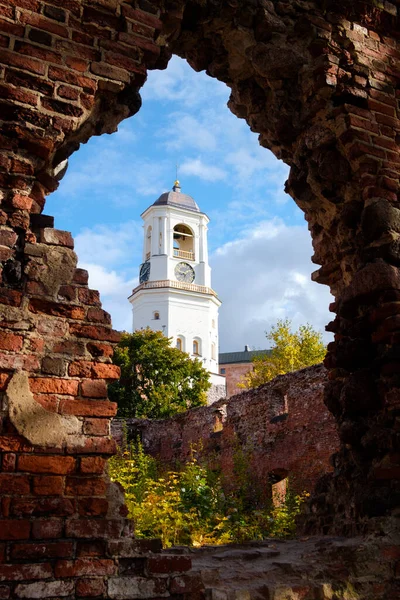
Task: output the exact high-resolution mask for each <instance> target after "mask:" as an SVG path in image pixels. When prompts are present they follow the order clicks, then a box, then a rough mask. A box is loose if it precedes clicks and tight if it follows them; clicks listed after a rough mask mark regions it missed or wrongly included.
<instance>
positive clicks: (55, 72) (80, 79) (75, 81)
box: [49, 66, 97, 94]
mask: <svg viewBox="0 0 400 600" xmlns="http://www.w3.org/2000/svg"><path fill="white" fill-rule="evenodd" d="M49 78H50V79H53V80H54V81H64V82H65V83H70V84H71V85H76V86H78V87H81V88H82V89H83V91H84V92H86V93H87V94H94V93H95V91H96V89H97V82H96V81H94V80H93V79H89V77H84V76H83V75H78V74H77V73H73V72H72V71H71V70H70V69H61V68H59V67H53V66H50V67H49Z"/></svg>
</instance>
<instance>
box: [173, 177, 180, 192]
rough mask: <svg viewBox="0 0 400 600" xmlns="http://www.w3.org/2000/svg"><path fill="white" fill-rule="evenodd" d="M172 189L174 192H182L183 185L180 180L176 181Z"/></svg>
mask: <svg viewBox="0 0 400 600" xmlns="http://www.w3.org/2000/svg"><path fill="white" fill-rule="evenodd" d="M172 189H173V191H174V192H180V191H181V184H180V183H179V181H178V179H176V180H175V182H174V187H173V188H172Z"/></svg>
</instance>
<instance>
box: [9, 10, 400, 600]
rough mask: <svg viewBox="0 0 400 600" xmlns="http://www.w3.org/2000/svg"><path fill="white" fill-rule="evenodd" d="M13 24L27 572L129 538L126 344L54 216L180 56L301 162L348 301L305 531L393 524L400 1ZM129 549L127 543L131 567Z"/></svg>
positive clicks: (47, 16)
mask: <svg viewBox="0 0 400 600" xmlns="http://www.w3.org/2000/svg"><path fill="white" fill-rule="evenodd" d="M0 15H1V17H0V30H1V33H0V78H1V82H0V94H1V96H2V100H1V104H0V119H1V120H2V132H1V137H0V140H1V143H2V148H3V149H2V151H1V153H0V195H1V196H0V197H1V208H0V225H1V229H0V259H1V261H2V267H3V268H2V283H1V288H0V303H1V304H0V307H1V310H2V315H3V316H2V322H1V325H2V341H1V342H0V348H1V358H0V369H1V372H0V382H1V386H2V387H1V389H2V393H3V395H4V398H5V399H4V401H3V413H2V415H3V417H4V418H3V430H2V435H1V444H2V449H3V452H4V457H5V458H4V457H3V461H2V470H3V474H2V475H1V477H2V483H3V485H4V486H6V490H7V492H8V493H7V494H6V496H5V498H4V499H3V501H2V519H3V526H4V527H5V529H4V531H5V532H6V533H5V534H3V538H4V544H5V551H6V563H7V564H6V566H7V567H10V569H9V571H10V573H12V565H13V564H14V562H15V560H16V559H15V557H16V556H18V551H19V550H18V547H20V546H21V545H22V544H23V541H24V540H28V539H29V538H31V537H32V536H33V538H34V539H36V540H42V542H41V543H43V544H45V545H46V544H47V546H48V545H49V542H43V539H45V538H46V539H49V538H51V537H63V536H67V537H68V538H69V539H73V540H75V541H76V540H78V542H77V543H78V546H79V548H81V550H80V552H82V554H80V555H79V554H78V555H77V554H76V552H77V549H76V548H75V546H74V549H73V550H72V549H70V550H68V552H67V551H66V550H65V549H64V550H63V552H64V553H65V552H67V554H68V556H67V555H65V559H64V558H63V556H64V555H63V556H62V557H60V555H57V564H59V563H60V565H59V567H58V571H57V572H58V573H59V574H58V575H57V573H56V577H64V576H67V575H65V573H68V574H69V575H68V576H73V577H74V576H89V575H90V572H91V571H90V568H91V567H90V565H91V561H92V562H93V560H94V559H92V558H90V557H91V556H92V555H90V554H88V552H89V551H88V549H87V544H86V546H85V541H84V538H85V536H86V534H84V531H83V529H82V527H83V523H84V526H85V527H86V528H87V527H89V529H90V530H91V532H92V534H91V535H92V536H93V537H96V538H98V540H100V539H101V538H104V537H105V536H108V537H109V538H112V537H113V536H118V535H120V534H121V532H122V531H123V530H124V528H125V522H124V519H123V517H122V516H121V505H122V500H121V499H119V500H118V499H117V500H115V498H114V500H112V499H111V496H110V494H111V491H110V490H111V489H112V488H110V486H108V485H107V483H106V481H105V479H104V475H103V468H104V459H105V458H106V456H107V455H108V454H110V453H112V451H113V448H112V444H111V443H110V440H109V439H108V438H107V433H108V420H109V418H110V416H112V414H113V412H114V410H115V407H114V406H113V405H112V404H111V403H109V402H108V401H107V400H106V382H107V381H109V380H111V379H112V378H114V377H116V376H117V373H116V372H115V369H114V368H113V367H112V365H110V354H111V352H112V344H113V343H114V342H115V341H116V340H117V337H118V336H117V334H116V333H115V332H113V331H112V329H111V325H110V321H109V317H108V315H107V314H106V313H104V312H103V311H102V310H101V307H100V303H99V298H98V295H97V294H96V292H94V291H92V290H89V289H88V288H87V278H86V274H85V273H84V272H82V271H81V270H79V269H78V270H77V269H76V257H75V255H74V254H73V251H72V246H73V241H72V239H71V238H70V236H69V235H68V234H66V233H65V232H59V231H56V230H54V229H53V228H52V220H51V219H50V218H48V217H44V216H42V215H41V212H42V210H43V207H44V202H45V195H46V194H48V193H50V192H51V191H53V190H54V189H55V188H56V187H57V178H59V176H60V171H61V172H62V169H63V167H64V161H65V159H66V158H67V157H68V156H69V155H70V154H71V153H72V152H73V151H75V150H76V149H77V148H78V147H79V144H80V143H81V142H84V141H86V140H87V139H88V138H89V137H90V136H91V135H99V134H101V133H104V132H112V131H113V130H115V127H116V126H117V124H118V123H119V122H120V121H121V120H122V119H124V118H127V117H128V116H131V115H133V114H134V113H135V112H137V110H138V109H139V107H140V96H139V90H140V87H141V86H142V85H143V83H144V82H145V79H146V70H147V69H154V68H164V67H165V66H166V64H167V62H168V59H169V58H170V56H171V54H172V53H176V54H178V55H180V56H182V57H184V58H186V59H187V60H188V61H189V63H190V64H191V66H192V67H193V68H194V69H195V70H202V69H206V70H207V72H208V73H209V74H210V75H211V76H212V77H216V78H218V79H220V80H221V81H224V82H225V83H226V84H227V85H228V86H229V87H230V88H231V90H232V93H231V98H230V101H229V107H230V109H231V110H232V111H233V112H234V113H235V114H236V115H237V116H238V117H240V118H245V119H246V120H247V122H248V123H249V125H250V127H251V129H252V130H253V131H256V132H258V133H259V134H260V143H261V144H262V145H263V146H265V147H268V148H270V149H271V150H272V151H273V152H274V153H275V155H276V156H278V157H279V158H282V159H283V160H284V161H285V162H287V163H288V164H289V165H290V167H291V171H290V177H289V180H288V183H287V191H288V192H289V193H290V194H291V195H292V196H293V198H294V199H295V201H296V202H297V204H298V205H299V206H300V208H301V209H302V210H303V211H304V212H305V216H306V219H307V221H308V224H309V229H310V232H311V235H312V238H313V244H314V251H315V254H314V258H313V260H314V262H315V263H316V264H318V265H321V267H320V268H319V269H318V271H316V273H315V274H314V275H313V277H314V279H315V280H316V281H319V282H320V283H324V284H327V285H329V286H330V287H331V290H332V292H333V294H334V296H335V299H336V300H335V303H334V304H333V305H332V311H333V312H335V313H336V318H335V320H334V321H333V322H332V323H331V324H330V326H329V327H330V329H331V330H332V331H334V332H335V342H333V343H332V344H331V345H330V347H329V352H328V356H327V359H326V364H327V366H328V368H329V369H330V381H329V384H328V385H327V388H326V391H325V401H326V403H327V406H328V407H329V409H330V410H331V412H332V413H333V414H334V416H335V418H336V420H337V422H338V426H339V432H340V437H341V442H342V447H341V450H340V452H339V454H338V455H337V456H336V457H335V467H336V469H335V474H334V476H333V477H330V478H328V479H327V480H325V481H323V482H321V485H320V487H319V490H318V495H317V496H316V497H315V498H314V499H313V501H312V504H311V506H312V513H311V514H310V517H309V518H308V522H307V528H308V530H309V531H323V532H329V531H331V532H335V531H338V532H347V533H349V532H351V531H352V530H362V529H363V528H365V527H367V524H368V522H370V519H371V518H372V517H383V516H387V515H388V514H390V512H391V510H392V509H393V508H394V507H395V506H396V505H397V504H398V500H399V487H398V476H399V463H398V452H396V445H397V444H398V433H396V430H395V419H396V415H397V412H396V411H398V406H399V386H400V380H399V376H398V368H399V358H398V342H399V316H398V313H399V306H400V304H399V299H400V278H399V272H398V267H399V264H400V258H399V257H400V253H399V242H398V237H399V233H400V226H399V212H398V211H399V205H398V195H397V193H398V185H399V169H400V160H399V153H398V142H399V129H400V127H399V120H398V117H399V83H398V82H399V72H400V70H399V58H400V53H399V49H398V45H397V39H396V35H397V33H398V16H397V7H396V6H395V5H394V4H390V3H388V2H385V3H383V4H380V3H379V5H378V4H377V3H376V2H373V1H372V0H371V1H369V0H364V1H355V2H354V1H353V2H348V1H347V0H346V1H344V2H342V3H340V6H338V3H337V2H333V1H330V0H328V1H327V2H325V3H324V5H323V7H322V8H321V7H320V3H318V2H306V1H304V2H303V1H294V0H293V1H291V2H267V1H264V0H257V1H256V0H242V1H240V2H239V1H237V0H231V1H225V0H224V1H222V0H208V1H206V0H193V1H188V2H184V1H183V0H182V1H181V0H153V1H151V0H137V2H122V1H120V0H96V1H89V0H88V1H86V0H80V1H79V0H68V1H67V2H65V1H62V0H43V1H42V0H12V1H10V2H7V3H6V4H0ZM396 32H397V33H396ZM16 372H18V373H19V374H18V376H15V373H16ZM27 376H29V378H30V382H28V380H27ZM21 398H23V402H22V401H21ZM27 406H29V407H30V410H31V411H32V414H35V422H36V421H37V422H38V423H39V424H40V423H41V422H43V419H48V418H49V419H50V421H48V422H49V423H50V424H51V427H53V428H55V429H56V430H57V431H60V432H61V433H60V435H59V436H57V439H56V440H55V441H54V440H53V441H52V442H51V444H50V441H49V439H50V438H47V437H46V435H45V434H44V433H43V429H41V427H40V426H38V429H37V430H35V428H32V427H30V426H29V419H27V415H26V411H27V409H26V407H27ZM43 410H44V411H45V412H43ZM49 413H50V415H52V416H51V418H50V417H49V416H48V414H49ZM10 417H11V418H10ZM29 440H30V442H29ZM32 457H35V460H34V461H32ZM107 490H108V491H107ZM107 493H108V499H107V498H106V494H107ZM20 495H23V496H24V499H23V501H21V502H19V503H18V502H17V500H16V496H20ZM93 496H96V501H93ZM111 507H113V508H111ZM44 513H50V514H51V527H52V528H53V529H51V531H50V530H49V529H48V527H49V526H48V525H46V523H45V522H44V521H43V514H44ZM15 540H20V541H19V542H18V541H17V542H15ZM75 541H74V543H75ZM128 541H129V540H126V542H127V543H128ZM108 544H109V545H110V544H111V546H112V544H113V542H112V540H111V539H110V540H109V542H108ZM47 546H46V548H47ZM100 546H101V543H100V542H98V546H97V553H98V554H97V556H98V557H99V556H102V557H103V558H102V559H101V560H103V559H104V564H103V563H102V567H101V568H102V569H103V570H104V576H109V575H113V574H114V573H115V565H114V563H113V559H111V558H109V559H105V558H104V556H105V555H106V553H107V552H108V555H110V553H111V550H110V549H108V550H104V544H103V550H101V549H100ZM125 546H126V544H125ZM125 546H124V548H125V549H122V550H121V547H119V546H117V545H115V544H114V546H113V548H114V550H115V555H117V551H118V548H119V549H120V550H121V552H122V551H124V552H127V551H128V550H127V549H126V547H125ZM15 548H16V549H15ZM84 548H86V550H84ZM60 551H61V550H60ZM21 552H22V550H21ZM45 552H50V550H48V549H46V550H45ZM85 552H86V554H85ZM102 552H103V554H102ZM71 553H72V554H71ZM111 555H112V556H114V554H111ZM77 556H81V557H83V558H77ZM67 559H68V560H67ZM96 560H97V561H98V560H100V559H99V558H97V559H96ZM82 561H83V562H82ZM85 561H86V562H85ZM54 563H55V560H53V559H51V560H50V559H49V562H48V563H45V564H46V567H43V569H44V570H43V572H42V574H41V577H43V578H46V577H47V574H46V573H50V572H51V573H53V571H52V569H53V568H54ZM67 563H68V564H67ZM40 564H42V563H40ZM46 569H47V571H46ZM11 576H12V575H11ZM11 576H10V577H11ZM26 579H30V577H29V573H27V577H26ZM89 579H90V577H89ZM88 585H89V584H88ZM96 585H100V584H96ZM99 589H100V588H99ZM102 589H103V588H102ZM100 593H103V592H102V591H100V592H99V594H100ZM157 593H161V592H157ZM57 594H58V592H57V591H54V595H57ZM78 595H79V594H78ZM82 595H83V594H82Z"/></svg>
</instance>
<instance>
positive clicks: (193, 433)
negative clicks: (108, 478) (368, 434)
mask: <svg viewBox="0 0 400 600" xmlns="http://www.w3.org/2000/svg"><path fill="white" fill-rule="evenodd" d="M326 379H327V376H326V370H325V368H324V367H323V366H315V367H309V368H307V369H303V370H301V371H297V372H295V373H289V374H288V375H282V376H280V377H277V378H276V379H274V380H273V381H271V382H270V383H267V384H265V385H262V386H261V387H259V388H257V389H254V390H248V391H246V392H242V393H241V394H237V395H236V396H232V397H231V398H230V399H229V400H228V401H227V400H225V399H221V400H220V401H219V402H216V403H215V404H213V405H212V406H204V407H200V408H195V409H192V410H190V411H188V412H186V413H183V414H181V415H177V416H175V417H173V418H171V419H165V420H147V419H146V420H145V419H127V420H126V421H123V420H121V419H114V420H113V422H112V426H111V431H112V435H113V437H114V439H115V440H116V442H117V443H118V445H120V446H121V445H123V444H124V429H125V427H126V431H127V439H128V440H136V439H137V438H138V437H139V439H140V440H141V441H142V443H143V446H144V449H145V451H146V452H147V453H149V454H151V455H152V456H154V457H156V458H157V459H159V460H160V461H161V462H162V463H164V464H165V465H166V466H170V467H172V468H174V467H175V466H176V464H182V463H184V462H187V461H188V460H190V457H191V448H192V447H194V448H196V447H198V449H199V451H198V453H197V454H196V456H198V458H199V459H200V461H204V462H205V463H206V464H207V465H209V466H210V468H212V469H214V470H221V471H222V473H223V476H224V481H225V487H226V489H227V490H228V491H231V490H230V486H229V484H230V482H231V483H232V482H233V480H234V477H235V475H234V468H235V454H237V453H238V451H243V452H244V455H245V457H246V458H245V460H246V466H247V469H248V474H249V479H250V480H251V482H252V487H253V488H254V489H255V490H257V492H259V491H260V490H262V491H263V492H262V496H263V498H264V499H266V498H269V497H270V495H271V484H272V483H276V482H278V481H279V480H280V479H281V478H284V477H286V476H288V477H289V481H290V487H291V489H292V490H294V491H296V492H299V493H301V492H303V491H308V492H312V491H314V487H315V484H316V482H317V481H318V479H319V478H320V477H322V476H323V475H325V474H326V473H329V472H331V471H332V465H331V463H330V458H331V456H332V454H334V453H335V452H336V451H337V450H338V449H339V439H338V435H337V431H336V424H335V420H334V419H333V417H332V415H331V414H330V413H329V411H328V410H327V408H326V406H325V405H324V403H323V389H324V384H325V383H326ZM124 423H126V425H125V424H124Z"/></svg>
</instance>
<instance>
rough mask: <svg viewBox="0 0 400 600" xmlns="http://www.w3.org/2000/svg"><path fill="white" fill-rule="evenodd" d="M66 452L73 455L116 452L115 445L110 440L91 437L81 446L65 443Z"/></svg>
mask: <svg viewBox="0 0 400 600" xmlns="http://www.w3.org/2000/svg"><path fill="white" fill-rule="evenodd" d="M67 451H68V452H75V454H108V455H110V454H115V453H116V451H117V446H116V443H115V441H114V440H113V439H111V438H105V437H100V436H98V437H91V438H87V439H86V440H85V442H84V444H83V446H79V447H76V446H74V445H69V444H68V442H67Z"/></svg>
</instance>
